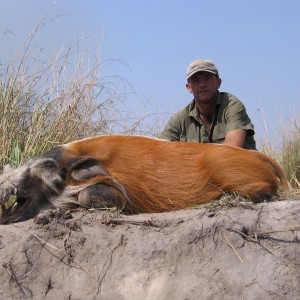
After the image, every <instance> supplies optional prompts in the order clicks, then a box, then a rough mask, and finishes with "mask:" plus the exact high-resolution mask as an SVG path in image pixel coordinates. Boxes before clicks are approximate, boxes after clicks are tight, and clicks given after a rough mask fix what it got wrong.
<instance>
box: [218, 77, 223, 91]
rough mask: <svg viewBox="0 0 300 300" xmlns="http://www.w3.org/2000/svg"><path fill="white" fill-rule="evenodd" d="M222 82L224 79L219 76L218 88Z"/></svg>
mask: <svg viewBox="0 0 300 300" xmlns="http://www.w3.org/2000/svg"><path fill="white" fill-rule="evenodd" d="M221 84H222V79H221V78H218V89H219V88H220V86H221Z"/></svg>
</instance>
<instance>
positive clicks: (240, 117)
mask: <svg viewBox="0 0 300 300" xmlns="http://www.w3.org/2000/svg"><path fill="white" fill-rule="evenodd" d="M225 118H226V121H227V122H226V124H227V125H226V133H228V132H230V131H232V130H236V129H244V130H247V132H248V134H250V135H253V134H254V127H253V124H252V123H251V120H250V118H249V116H248V115H247V112H246V108H245V106H244V105H243V103H242V102H241V101H239V100H238V99H237V98H235V99H231V101H229V103H228V106H227V109H226V112H225Z"/></svg>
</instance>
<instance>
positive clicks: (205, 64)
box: [186, 59, 219, 79]
mask: <svg viewBox="0 0 300 300" xmlns="http://www.w3.org/2000/svg"><path fill="white" fill-rule="evenodd" d="M198 72H208V73H212V74H215V75H218V76H219V72H218V69H217V67H216V65H215V64H214V63H213V62H212V61H210V60H208V59H197V60H194V61H193V62H192V63H191V64H190V65H189V67H188V69H187V71H186V78H187V79H189V78H190V77H191V76H193V75H194V74H196V73H198Z"/></svg>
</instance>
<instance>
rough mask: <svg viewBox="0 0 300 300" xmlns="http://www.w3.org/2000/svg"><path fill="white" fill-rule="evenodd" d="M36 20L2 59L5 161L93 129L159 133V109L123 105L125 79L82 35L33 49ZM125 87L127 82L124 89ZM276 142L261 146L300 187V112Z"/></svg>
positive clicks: (0, 115)
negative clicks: (45, 53)
mask: <svg viewBox="0 0 300 300" xmlns="http://www.w3.org/2000/svg"><path fill="white" fill-rule="evenodd" d="M41 26H43V22H41V23H40V24H38V25H37V27H36V28H35V29H34V30H33V32H32V33H31V34H30V35H29V37H28V39H27V40H26V41H25V42H24V44H23V45H22V46H21V48H20V50H19V52H18V53H17V54H16V57H15V58H14V59H13V60H12V61H11V62H9V63H5V64H3V63H1V64H0V166H1V167H2V166H4V165H5V164H7V163H9V164H11V165H12V166H14V167H16V166H18V165H19V164H23V163H24V162H26V161H27V160H28V159H29V158H31V157H33V156H35V155H39V154H41V153H43V152H45V151H46V150H48V149H50V148H52V147H54V146H56V145H58V144H63V143H66V142H69V141H72V140H77V139H81V138H84V137H89V136H94V135H106V134H114V133H118V134H143V135H148V136H155V135H156V134H157V133H158V131H159V130H160V126H159V124H161V123H162V120H160V119H159V118H160V115H159V114H157V115H155V116H153V115H152V116H149V115H147V113H145V112H141V111H136V110H135V109H131V110H132V111H134V110H135V113H133V112H132V111H131V112H129V111H124V110H123V108H124V102H126V99H127V96H128V93H130V95H133V93H134V91H133V89H132V87H131V86H130V84H129V83H128V82H126V81H125V80H123V79H121V78H118V77H117V76H113V77H103V76H101V75H100V74H101V68H102V66H103V62H102V61H101V58H100V54H99V53H91V52H90V50H88V49H86V48H85V46H84V45H83V44H81V43H80V42H79V41H80V40H77V41H76V42H74V43H73V44H69V45H67V46H63V47H62V48H61V49H60V50H59V51H57V53H56V54H55V55H54V56H53V58H52V60H51V61H50V62H45V61H43V60H42V59H41V54H42V51H41V52H39V53H37V54H36V52H35V53H33V50H32V47H31V44H32V41H33V39H34V36H35V34H36V32H37V31H38V30H39V29H40V27H41ZM124 87H126V88H125V89H124ZM284 128H287V129H284V130H282V132H281V141H279V142H278V143H276V145H281V146H280V147H278V148H275V147H274V145H272V143H271V142H270V141H266V142H265V143H264V144H263V145H262V147H261V149H260V150H261V151H263V152H265V153H266V154H268V155H270V156H272V157H273V158H274V159H276V160H277V161H279V163H280V164H281V165H282V167H283V168H284V170H285V171H286V174H287V176H288V179H289V181H290V183H291V185H292V186H293V187H294V188H295V189H296V190H299V189H300V114H299V117H298V119H292V120H288V123H287V126H286V127H284Z"/></svg>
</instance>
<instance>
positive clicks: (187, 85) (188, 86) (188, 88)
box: [185, 82, 193, 93]
mask: <svg viewBox="0 0 300 300" xmlns="http://www.w3.org/2000/svg"><path fill="white" fill-rule="evenodd" d="M185 87H186V89H187V90H188V91H189V92H190V93H193V92H192V89H191V85H190V84H189V83H188V82H187V83H186V84H185Z"/></svg>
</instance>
